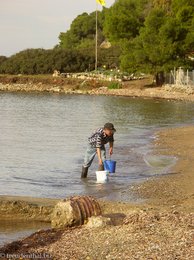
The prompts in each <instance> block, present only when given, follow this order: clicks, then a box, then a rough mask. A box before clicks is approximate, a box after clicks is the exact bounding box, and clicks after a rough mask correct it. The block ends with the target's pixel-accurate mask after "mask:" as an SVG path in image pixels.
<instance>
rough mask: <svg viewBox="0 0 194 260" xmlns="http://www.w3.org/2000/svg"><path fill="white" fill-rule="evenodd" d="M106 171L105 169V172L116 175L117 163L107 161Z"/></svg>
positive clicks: (105, 162)
mask: <svg viewBox="0 0 194 260" xmlns="http://www.w3.org/2000/svg"><path fill="white" fill-rule="evenodd" d="M104 169H105V171H109V172H110V173H115V171H116V161H112V160H105V161H104Z"/></svg>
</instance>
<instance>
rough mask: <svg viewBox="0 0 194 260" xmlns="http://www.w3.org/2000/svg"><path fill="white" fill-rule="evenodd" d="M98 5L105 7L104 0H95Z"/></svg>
mask: <svg viewBox="0 0 194 260" xmlns="http://www.w3.org/2000/svg"><path fill="white" fill-rule="evenodd" d="M96 1H97V2H98V3H99V4H100V5H102V6H105V5H106V2H105V0H96Z"/></svg>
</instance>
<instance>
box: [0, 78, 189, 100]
mask: <svg viewBox="0 0 194 260" xmlns="http://www.w3.org/2000/svg"><path fill="white" fill-rule="evenodd" d="M113 82H114V81H112V82H111V81H100V80H95V79H94V80H81V79H73V78H72V79H68V78H52V77H51V76H47V77H46V76H39V77H38V76H37V77H33V76H22V77H20V76H2V75H0V91H1V92H24V93H44V92H45V93H55V94H80V95H108V96H123V97H134V98H135V97H138V98H154V99H167V100H182V101H191V102H193V101H194V92H193V93H190V94H188V93H184V92H179V91H175V90H174V89H173V87H172V89H171V88H170V87H168V88H166V87H165V86H162V87H155V86H152V79H151V77H149V78H145V79H140V80H131V81H128V82H121V83H119V84H120V86H121V88H119V89H110V88H109V87H110V85H111V83H113Z"/></svg>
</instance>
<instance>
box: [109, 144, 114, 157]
mask: <svg viewBox="0 0 194 260" xmlns="http://www.w3.org/2000/svg"><path fill="white" fill-rule="evenodd" d="M109 145H110V148H109V155H110V156H111V155H112V154H113V146H114V142H109Z"/></svg>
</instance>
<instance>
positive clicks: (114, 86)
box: [108, 82, 121, 89]
mask: <svg viewBox="0 0 194 260" xmlns="http://www.w3.org/2000/svg"><path fill="white" fill-rule="evenodd" d="M120 88H121V85H120V83H119V82H111V83H110V84H109V85H108V89H120Z"/></svg>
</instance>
